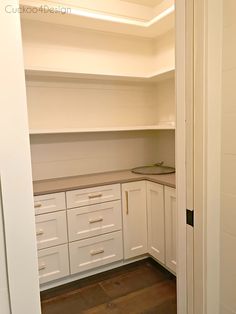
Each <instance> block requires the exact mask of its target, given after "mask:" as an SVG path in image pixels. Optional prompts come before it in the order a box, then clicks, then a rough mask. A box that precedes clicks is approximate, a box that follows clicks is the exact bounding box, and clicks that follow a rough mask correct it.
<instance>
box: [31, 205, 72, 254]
mask: <svg viewBox="0 0 236 314" xmlns="http://www.w3.org/2000/svg"><path fill="white" fill-rule="evenodd" d="M35 222H36V236H37V246H38V249H44V248H48V247H51V246H55V245H59V244H64V243H66V242H67V222H66V212H65V211H62V212H57V213H50V214H44V215H39V216H36V218H35Z"/></svg>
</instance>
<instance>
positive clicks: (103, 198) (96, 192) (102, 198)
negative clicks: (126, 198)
mask: <svg viewBox="0 0 236 314" xmlns="http://www.w3.org/2000/svg"><path fill="white" fill-rule="evenodd" d="M120 198H121V197H120V184H112V185H105V186H99V187H95V188H89V189H81V190H75V191H69V192H67V193H66V199H67V208H75V207H81V206H87V205H93V204H99V203H104V202H108V201H115V200H119V199H120Z"/></svg>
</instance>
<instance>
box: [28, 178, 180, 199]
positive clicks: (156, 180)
mask: <svg viewBox="0 0 236 314" xmlns="http://www.w3.org/2000/svg"><path fill="white" fill-rule="evenodd" d="M161 176H162V175H160V178H156V177H155V178H152V177H151V176H145V175H143V176H142V175H140V176H139V177H137V178H135V177H133V178H127V179H117V180H116V179H113V180H112V179H111V180H109V179H108V180H106V181H104V180H103V181H101V182H95V183H91V184H83V183H82V184H77V185H71V186H67V187H62V188H52V189H45V190H43V189H42V190H40V191H34V196H40V195H46V194H53V193H61V192H68V191H73V190H78V189H87V188H92V187H96V186H104V185H110V184H122V183H129V182H137V181H149V182H153V183H158V184H161V185H164V186H168V187H171V188H176V184H175V183H171V182H168V181H167V180H165V179H161ZM58 180H60V179H58ZM46 181H47V180H45V182H46ZM55 181H56V179H55ZM37 182H39V181H34V184H37Z"/></svg>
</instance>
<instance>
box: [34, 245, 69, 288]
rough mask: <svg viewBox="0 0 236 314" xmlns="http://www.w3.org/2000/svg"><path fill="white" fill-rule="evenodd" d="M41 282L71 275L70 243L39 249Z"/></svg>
mask: <svg viewBox="0 0 236 314" xmlns="http://www.w3.org/2000/svg"><path fill="white" fill-rule="evenodd" d="M38 269H39V282H40V284H43V283H46V282H49V281H52V280H56V279H59V278H62V277H65V276H68V275H69V258H68V245H67V244H64V245H60V246H56V247H52V248H49V249H44V250H39V251H38Z"/></svg>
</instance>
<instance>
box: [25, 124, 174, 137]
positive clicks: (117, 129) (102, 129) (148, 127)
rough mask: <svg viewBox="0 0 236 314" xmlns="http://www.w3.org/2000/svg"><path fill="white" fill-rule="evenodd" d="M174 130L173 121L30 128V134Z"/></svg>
mask: <svg viewBox="0 0 236 314" xmlns="http://www.w3.org/2000/svg"><path fill="white" fill-rule="evenodd" d="M155 130H175V123H174V122H166V123H164V122H163V123H159V124H157V125H144V126H122V127H100V128H75V129H70V128H67V129H31V130H30V134H31V135H37V134H38V135H39V134H63V133H64V134H66V133H67V134H68V133H95V132H125V131H126V132H128V131H155Z"/></svg>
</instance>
